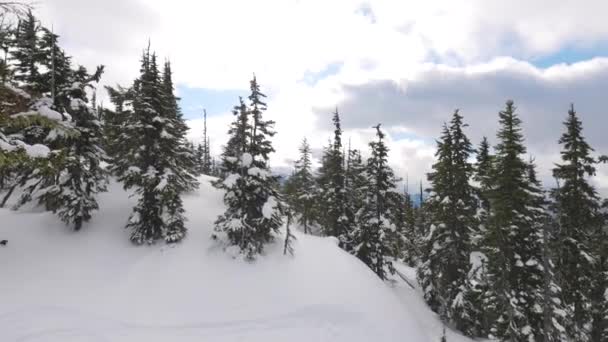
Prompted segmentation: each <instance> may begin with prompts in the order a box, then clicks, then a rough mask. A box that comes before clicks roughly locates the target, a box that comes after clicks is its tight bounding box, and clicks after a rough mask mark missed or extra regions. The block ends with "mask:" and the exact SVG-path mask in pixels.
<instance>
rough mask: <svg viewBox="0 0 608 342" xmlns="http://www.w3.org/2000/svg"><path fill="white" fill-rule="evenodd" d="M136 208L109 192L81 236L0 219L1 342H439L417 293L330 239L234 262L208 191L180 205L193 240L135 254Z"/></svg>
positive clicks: (206, 187) (43, 223)
mask: <svg viewBox="0 0 608 342" xmlns="http://www.w3.org/2000/svg"><path fill="white" fill-rule="evenodd" d="M132 204H133V203H132V201H131V200H130V199H129V198H128V195H127V193H125V192H124V191H123V190H122V189H121V188H120V186H119V185H118V184H112V185H111V186H110V192H108V193H105V194H102V195H101V196H100V206H101V208H102V209H101V210H100V212H98V213H97V214H96V215H95V216H94V218H93V220H92V221H91V223H90V225H88V226H86V227H85V229H84V230H83V231H81V232H78V233H74V232H70V231H69V230H68V229H67V228H65V226H64V225H63V224H62V223H61V222H60V221H59V220H58V219H57V218H56V217H55V216H54V215H52V214H50V213H46V212H39V211H38V210H22V211H19V212H15V211H11V210H8V209H1V210H0V222H1V226H0V238H1V239H7V240H8V244H7V246H4V247H0V303H1V304H0V331H1V333H0V335H1V336H2V337H1V338H0V339H1V340H2V341H48V342H54V341H61V342H69V341H79V342H89V341H91V342H93V341H94V342H98V341H111V342H120V341H146V342H151V341H216V342H219V341H253V342H256V341H265V342H266V341H303V342H304V341H306V342H309V341H333V342H336V341H349V342H356V341H361V342H363V341H375V342H380V341H401V342H407V341H412V342H419V341H438V335H439V333H440V330H441V325H440V324H439V323H438V322H437V321H436V319H435V318H434V316H433V315H432V314H431V313H430V312H429V311H428V309H427V308H426V306H425V305H424V302H423V301H422V300H421V299H420V297H419V296H418V294H417V292H416V291H413V290H412V289H410V288H409V287H408V286H407V284H406V283H405V282H403V281H402V280H400V279H399V278H397V279H398V280H396V281H395V282H394V283H393V284H390V283H383V282H381V281H380V280H379V279H378V278H377V277H376V276H375V275H374V274H373V273H372V272H371V271H370V270H368V269H367V267H366V266H364V265H363V264H362V263H361V262H359V261H358V260H357V259H355V258H354V257H352V256H350V255H348V254H346V253H345V252H343V251H342V250H340V249H339V248H338V247H336V245H335V243H334V242H333V241H332V239H327V238H319V237H312V236H305V235H303V234H297V239H298V240H297V242H296V244H295V256H293V257H291V256H284V255H283V254H282V248H281V244H280V243H276V244H274V245H271V246H270V247H269V248H268V251H267V255H266V256H264V257H261V258H259V259H258V260H257V261H256V262H255V263H246V262H244V261H241V260H235V259H233V258H232V257H231V256H230V255H229V254H228V253H225V252H224V251H223V250H222V249H221V248H220V247H218V246H217V245H216V243H215V242H213V241H212V240H211V239H210V238H209V236H210V234H211V229H212V222H213V220H214V219H215V217H216V216H217V215H218V213H220V212H221V211H222V209H223V204H222V201H221V193H219V192H218V191H217V190H215V189H214V188H212V187H211V186H210V184H209V182H208V179H202V184H201V187H200V189H199V190H198V191H197V192H196V193H194V194H190V195H188V196H186V197H185V208H186V211H187V216H188V219H189V221H188V227H189V229H190V230H189V236H188V237H187V239H185V240H184V241H183V243H181V244H179V245H176V246H174V247H168V246H166V245H156V246H147V247H146V246H142V247H135V246H133V245H131V244H130V242H129V239H128V232H127V231H125V230H124V229H123V228H122V227H123V226H124V223H125V221H126V219H127V217H128V215H129V213H130V210H131V207H132ZM400 269H401V271H402V272H403V273H404V274H406V275H407V274H408V273H409V274H411V270H409V269H407V268H404V267H400ZM449 340H450V341H459V340H460V339H451V338H450V339H449ZM463 341H464V340H463Z"/></svg>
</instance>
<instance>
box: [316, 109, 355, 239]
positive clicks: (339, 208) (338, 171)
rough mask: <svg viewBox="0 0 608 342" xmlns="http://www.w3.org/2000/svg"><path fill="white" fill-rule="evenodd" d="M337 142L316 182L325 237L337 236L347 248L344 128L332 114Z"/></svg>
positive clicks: (329, 152) (347, 226) (335, 115)
mask: <svg viewBox="0 0 608 342" xmlns="http://www.w3.org/2000/svg"><path fill="white" fill-rule="evenodd" d="M332 120H333V123H334V138H333V141H332V142H331V143H330V146H328V147H327V148H326V149H325V151H324V154H323V157H322V159H321V168H320V169H319V175H318V178H317V182H318V184H319V189H323V191H321V192H320V198H319V203H320V204H321V206H322V207H323V208H324V211H323V215H322V217H321V224H322V227H323V229H324V233H325V235H328V236H335V237H337V238H338V240H339V241H340V245H341V246H344V244H345V242H346V239H347V236H348V232H349V218H348V216H349V215H348V213H347V212H346V209H347V208H346V201H345V198H346V195H345V189H344V155H343V151H342V128H341V126H340V114H339V113H338V110H337V109H336V111H335V112H334V113H333V119H332Z"/></svg>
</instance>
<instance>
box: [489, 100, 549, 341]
mask: <svg viewBox="0 0 608 342" xmlns="http://www.w3.org/2000/svg"><path fill="white" fill-rule="evenodd" d="M499 123H500V129H499V131H498V134H497V139H498V145H496V147H495V150H496V156H495V163H494V169H495V172H494V182H493V185H492V190H491V191H490V197H489V199H490V210H491V212H490V215H489V219H488V227H487V229H486V231H485V232H484V241H483V246H484V248H483V252H484V254H485V255H486V256H487V258H488V261H487V277H488V282H489V286H488V290H487V292H486V314H487V315H488V316H489V317H488V319H489V320H490V322H491V328H490V335H491V337H493V338H498V339H501V340H510V341H533V340H538V338H539V333H540V332H541V330H540V327H542V320H543V317H542V307H541V305H542V302H539V298H538V296H537V293H538V290H539V289H541V288H542V287H543V271H542V265H541V263H542V245H541V243H540V240H539V238H538V233H539V232H538V231H537V230H538V227H537V226H536V225H535V223H534V221H533V220H534V219H533V218H534V215H535V214H536V213H537V208H535V207H534V204H535V201H536V198H537V197H536V196H534V195H533V194H532V192H531V189H532V188H533V187H532V186H531V184H530V182H529V179H528V171H529V168H528V165H527V163H526V162H524V161H523V160H522V155H523V154H524V153H525V152H526V148H525V146H524V144H523V141H524V140H523V136H522V134H521V120H520V119H519V117H518V116H517V114H516V113H515V106H514V104H513V101H510V100H509V101H507V103H506V108H505V109H504V110H503V111H501V112H500V113H499Z"/></svg>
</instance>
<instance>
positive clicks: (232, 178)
mask: <svg viewBox="0 0 608 342" xmlns="http://www.w3.org/2000/svg"><path fill="white" fill-rule="evenodd" d="M239 178H241V176H240V175H238V174H236V173H231V174H229V175H228V177H226V179H224V185H225V186H226V187H227V188H232V187H234V185H235V184H236V181H237V180H238V179H239Z"/></svg>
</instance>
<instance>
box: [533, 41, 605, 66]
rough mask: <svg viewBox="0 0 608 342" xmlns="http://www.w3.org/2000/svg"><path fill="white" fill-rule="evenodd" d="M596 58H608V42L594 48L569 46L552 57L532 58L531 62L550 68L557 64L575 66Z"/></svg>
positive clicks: (551, 55)
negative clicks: (574, 64)
mask: <svg viewBox="0 0 608 342" xmlns="http://www.w3.org/2000/svg"><path fill="white" fill-rule="evenodd" d="M594 57H608V41H604V42H602V43H598V44H595V45H594V46H593V47H580V46H568V47H565V48H563V49H561V50H560V51H558V52H556V53H553V54H550V55H546V56H540V57H537V58H531V59H530V60H529V62H530V63H531V64H533V65H535V66H536V67H539V68H548V67H550V66H552V65H556V64H561V63H566V64H573V63H576V62H581V61H586V60H590V59H592V58H594Z"/></svg>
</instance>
